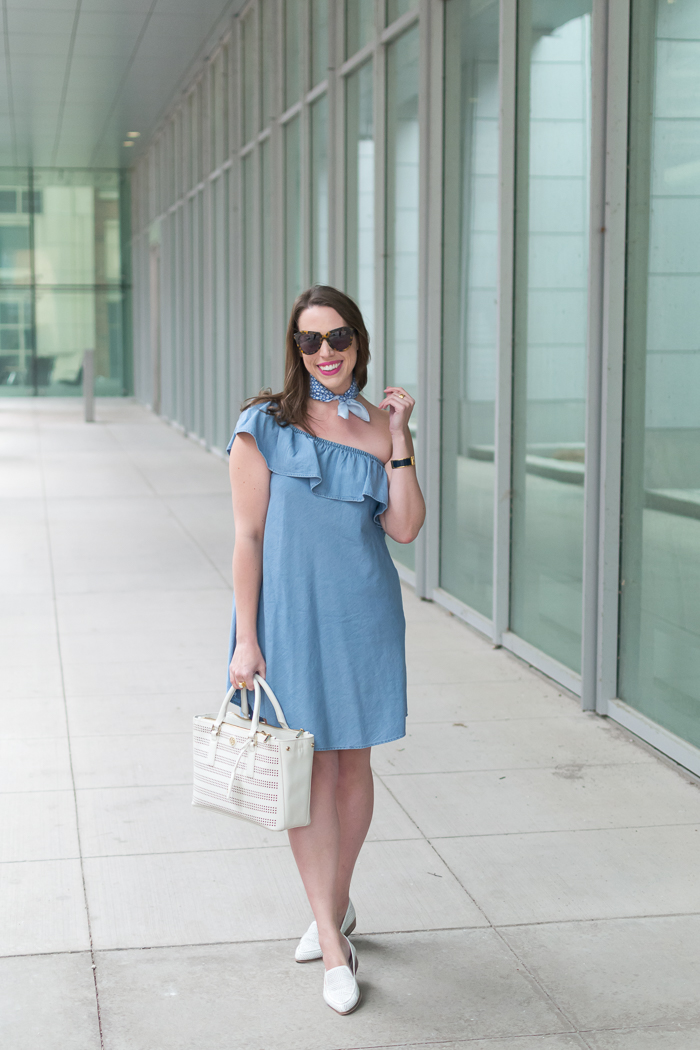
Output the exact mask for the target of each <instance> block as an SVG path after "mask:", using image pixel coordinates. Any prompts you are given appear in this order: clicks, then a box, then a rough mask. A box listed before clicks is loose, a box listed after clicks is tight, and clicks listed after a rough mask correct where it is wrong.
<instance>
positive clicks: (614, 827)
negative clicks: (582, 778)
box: [78, 788, 700, 842]
mask: <svg viewBox="0 0 700 1050" xmlns="http://www.w3.org/2000/svg"><path fill="white" fill-rule="evenodd" d="M78 790H84V791H88V790H93V791H96V790H97V788H83V789H80V788H79V789H78ZM693 827H698V828H700V821H698V820H681V821H679V822H678V823H676V822H673V823H671V822H670V821H666V822H665V823H663V824H608V825H607V826H606V827H601V828H541V829H538V830H537V831H468V832H465V833H464V834H463V835H431V836H430V840H429V841H432V842H450V841H452V840H453V839H506V838H509V837H512V836H514V835H517V836H521V835H522V836H523V837H524V836H526V835H564V834H565V835H588V834H591V835H595V834H599V833H600V832H601V831H653V830H654V829H655V828H693Z"/></svg>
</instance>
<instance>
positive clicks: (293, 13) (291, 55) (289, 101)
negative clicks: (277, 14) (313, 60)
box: [284, 0, 302, 109]
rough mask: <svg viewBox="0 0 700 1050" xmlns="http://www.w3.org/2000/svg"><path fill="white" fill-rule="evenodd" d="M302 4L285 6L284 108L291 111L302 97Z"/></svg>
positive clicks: (290, 0)
mask: <svg viewBox="0 0 700 1050" xmlns="http://www.w3.org/2000/svg"><path fill="white" fill-rule="evenodd" d="M301 13H302V12H301V3H300V0H285V4H284V108H285V109H289V107H290V106H293V105H294V103H295V102H298V101H299V96H300V95H301V32H300V20H301Z"/></svg>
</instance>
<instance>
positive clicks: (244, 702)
mask: <svg viewBox="0 0 700 1050" xmlns="http://www.w3.org/2000/svg"><path fill="white" fill-rule="evenodd" d="M253 682H254V684H255V706H254V708H253V717H252V719H251V729H252V731H253V733H255V732H257V729H258V723H259V721H260V704H261V702H262V690H261V687H262V689H264V690H265V692H266V693H267V696H268V698H269V700H270V703H271V704H272V706H273V707H274V709H275V714H276V715H277V721H278V722H279V724H280V725H281V726H282V727H283V728H284V729H289V726H288V725H287V720H286V718H285V717H284V712H283V710H282V707H281V705H280V702H279V700H278V699H277V697H276V696H275V694H274V693H273V692H272V689H271V688H270V686H269V685H268V684H267V682H266V681H265V679H264V678H261V677H260V675H259V674H256V675H255V676H254V678H253ZM235 692H236V686H234V685H232V686H231V688H230V689H229V691H228V692H227V694H226V696H225V697H224V702H223V703H222V705H221V708H220V710H219V714H218V715H217V717H216V721H215V722H214V725H213V726H212V729H214V730H216V732H218V730H219V727H220V725H221V723H222V722H223V720H224V718H225V717H226V712H227V710H228V705H229V704H230V703H231V700H232V699H233V694H234V693H235ZM241 714H242V715H243V717H244V718H249V714H248V690H247V689H241Z"/></svg>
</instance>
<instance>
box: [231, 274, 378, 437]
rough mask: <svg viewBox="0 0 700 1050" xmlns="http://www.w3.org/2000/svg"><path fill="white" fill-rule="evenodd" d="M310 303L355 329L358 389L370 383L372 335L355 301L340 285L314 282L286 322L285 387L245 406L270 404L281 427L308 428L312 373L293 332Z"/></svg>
mask: <svg viewBox="0 0 700 1050" xmlns="http://www.w3.org/2000/svg"><path fill="white" fill-rule="evenodd" d="M309 306H329V307H331V309H333V310H335V311H336V312H337V313H339V314H340V316H341V317H342V318H343V320H344V321H345V324H346V325H349V326H350V327H351V328H354V329H355V341H356V344H357V361H356V363H355V382H356V383H357V386H358V389H359V390H363V389H364V388H365V386H366V385H367V365H368V364H369V335H368V334H367V329H366V327H365V322H364V320H363V318H362V313H361V312H360V308H359V306H358V305H357V303H356V302H354V301H353V300H352V299H351V298H350V296H349V295H346V294H345V292H341V291H340V290H339V289H338V288H331V287H329V286H328V285H325V284H315V285H314V286H313V287H312V288H308V289H307V290H306V291H305V292H302V293H301V295H300V296H298V298H297V299H296V300H295V302H294V306H293V307H292V313H291V316H290V318H289V324H288V325H287V338H286V345H287V356H286V361H285V368H284V390H282V391H280V393H279V394H273V393H272V392H271V391H270V390H261V391H260V393H259V394H256V396H255V397H249V398H248V400H247V401H246V402H245V403H244V406H243V407H244V408H249V407H250V406H251V405H261V404H263V403H268V404H269V408H268V412H269V414H270V415H271V416H274V417H275V419H276V420H277V422H278V423H279V424H280V426H283V427H286V426H289V425H290V424H293V425H294V426H299V427H302V428H303V429H304V430H309V429H310V427H309V420H308V415H309V373H308V372H307V371H306V366H305V365H304V362H303V360H302V355H301V353H300V352H299V349H298V347H297V345H296V343H295V342H294V333H295V332H297V331H298V330H299V329H298V321H299V317H300V315H301V314H302V313H303V311H304V310H306V309H307V307H309Z"/></svg>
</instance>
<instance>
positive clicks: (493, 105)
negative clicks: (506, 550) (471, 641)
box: [440, 0, 499, 618]
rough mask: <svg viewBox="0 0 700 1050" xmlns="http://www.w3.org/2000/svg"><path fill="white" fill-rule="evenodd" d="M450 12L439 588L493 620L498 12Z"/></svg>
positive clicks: (493, 8) (492, 8) (487, 8)
mask: <svg viewBox="0 0 700 1050" xmlns="http://www.w3.org/2000/svg"><path fill="white" fill-rule="evenodd" d="M473 10H474V9H473V8H472V7H470V6H468V5H466V4H463V5H460V4H447V6H446V7H445V15H446V19H447V23H446V27H445V77H446V80H445V183H444V192H445V198H444V215H445V221H444V233H443V237H444V241H443V243H444V265H443V274H444V277H443V292H444V301H443V332H444V338H443V349H442V370H443V386H442V450H443V452H442V487H441V506H442V510H441V553H440V586H441V587H442V588H443V589H444V590H446V591H449V593H450V594H453V595H455V597H457V598H459V599H460V601H463V602H465V603H466V604H467V605H470V606H471V607H472V608H474V609H477V610H478V611H479V612H480V613H482V615H484V616H487V617H489V618H490V617H491V614H492V599H493V585H492V574H493V485H494V477H493V469H494V468H493V459H494V409H495V396H496V321H497V305H496V303H497V300H496V296H497V270H496V259H497V240H498V235H497V227H498V104H499V103H498V3H497V2H496V0H493V2H492V3H489V4H487V5H483V6H481V8H480V9H477V13H476V14H472V11H473Z"/></svg>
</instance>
